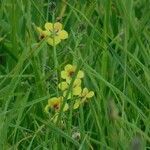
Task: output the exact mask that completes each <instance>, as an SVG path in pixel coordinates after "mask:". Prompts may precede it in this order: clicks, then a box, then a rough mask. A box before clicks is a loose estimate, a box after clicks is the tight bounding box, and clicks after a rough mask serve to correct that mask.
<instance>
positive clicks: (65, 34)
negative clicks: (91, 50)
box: [58, 30, 68, 40]
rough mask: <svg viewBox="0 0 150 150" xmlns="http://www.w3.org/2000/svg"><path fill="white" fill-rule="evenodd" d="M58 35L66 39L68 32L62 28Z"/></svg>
mask: <svg viewBox="0 0 150 150" xmlns="http://www.w3.org/2000/svg"><path fill="white" fill-rule="evenodd" d="M58 36H59V37H60V39H62V40H64V39H67V38H68V33H67V32H66V31H65V30H61V31H60V32H59V33H58Z"/></svg>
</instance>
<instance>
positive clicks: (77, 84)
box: [58, 79, 82, 99]
mask: <svg viewBox="0 0 150 150" xmlns="http://www.w3.org/2000/svg"><path fill="white" fill-rule="evenodd" d="M69 84H70V83H67V82H64V81H63V82H61V83H59V84H58V88H59V89H60V90H62V91H63V92H64V93H63V95H64V96H66V94H67V91H68V89H69ZM81 91H82V89H81V80H80V79H75V81H74V82H73V85H72V89H71V91H70V93H69V95H68V99H70V98H71V95H75V96H77V95H80V94H81Z"/></svg>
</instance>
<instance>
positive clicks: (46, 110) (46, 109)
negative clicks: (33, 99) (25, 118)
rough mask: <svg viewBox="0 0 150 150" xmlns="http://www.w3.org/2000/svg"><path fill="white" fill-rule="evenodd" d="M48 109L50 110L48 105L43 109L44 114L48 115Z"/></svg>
mask: <svg viewBox="0 0 150 150" xmlns="http://www.w3.org/2000/svg"><path fill="white" fill-rule="evenodd" d="M49 109H50V106H49V105H46V106H45V108H44V111H45V112H46V113H49Z"/></svg>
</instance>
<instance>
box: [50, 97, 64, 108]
mask: <svg viewBox="0 0 150 150" xmlns="http://www.w3.org/2000/svg"><path fill="white" fill-rule="evenodd" d="M60 101H61V99H60V98H57V97H53V98H50V99H49V100H48V105H49V106H50V107H51V106H53V105H54V104H56V103H60Z"/></svg>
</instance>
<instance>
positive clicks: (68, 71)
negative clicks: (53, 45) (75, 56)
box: [61, 64, 84, 82]
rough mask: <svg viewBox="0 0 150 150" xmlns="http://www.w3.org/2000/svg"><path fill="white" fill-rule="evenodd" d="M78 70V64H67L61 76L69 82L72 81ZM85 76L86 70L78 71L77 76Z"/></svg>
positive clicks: (78, 77)
mask: <svg viewBox="0 0 150 150" xmlns="http://www.w3.org/2000/svg"><path fill="white" fill-rule="evenodd" d="M75 71H76V66H73V65H71V64H67V65H66V66H65V68H64V70H63V71H61V78H62V79H66V81H67V82H70V80H71V79H72V77H73V76H74V74H75ZM83 77H84V72H83V71H81V70H79V71H78V73H77V76H76V78H77V79H81V78H83Z"/></svg>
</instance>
